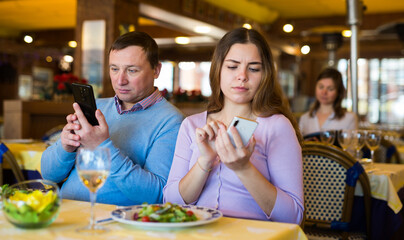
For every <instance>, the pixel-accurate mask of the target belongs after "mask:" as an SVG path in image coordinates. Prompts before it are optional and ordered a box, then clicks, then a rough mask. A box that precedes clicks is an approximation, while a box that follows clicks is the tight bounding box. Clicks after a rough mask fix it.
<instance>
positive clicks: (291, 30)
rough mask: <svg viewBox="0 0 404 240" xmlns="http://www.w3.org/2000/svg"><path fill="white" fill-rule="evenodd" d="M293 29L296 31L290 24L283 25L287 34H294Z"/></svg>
mask: <svg viewBox="0 0 404 240" xmlns="http://www.w3.org/2000/svg"><path fill="white" fill-rule="evenodd" d="M293 29H294V27H293V25H292V24H290V23H287V24H285V25H283V31H284V32H286V33H291V32H293Z"/></svg>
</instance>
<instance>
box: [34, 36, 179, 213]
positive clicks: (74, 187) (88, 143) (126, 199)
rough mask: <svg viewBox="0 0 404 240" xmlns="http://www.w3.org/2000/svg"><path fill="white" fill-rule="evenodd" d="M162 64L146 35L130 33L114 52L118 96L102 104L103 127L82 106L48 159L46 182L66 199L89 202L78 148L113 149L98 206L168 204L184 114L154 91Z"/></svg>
mask: <svg viewBox="0 0 404 240" xmlns="http://www.w3.org/2000/svg"><path fill="white" fill-rule="evenodd" d="M160 70H161V63H160V62H159V60H158V47H157V44H156V42H155V41H154V40H153V39H152V38H151V37H150V36H149V35H147V34H146V33H142V32H130V33H127V34H124V35H122V36H120V37H119V38H117V39H116V41H115V42H114V43H113V44H112V46H111V49H110V51H109V73H110V78H111V83H112V86H113V89H114V91H115V94H116V95H115V97H113V98H104V99H97V108H98V110H97V111H96V117H97V120H98V122H99V125H98V126H92V125H91V124H89V123H88V121H87V119H86V118H85V116H84V114H83V112H82V111H81V109H80V107H79V105H78V104H77V103H74V104H73V108H74V111H75V114H70V115H68V116H67V118H66V119H67V124H66V125H65V126H64V128H63V131H62V133H61V139H60V140H59V141H58V142H56V143H55V144H54V145H52V146H50V147H49V148H48V149H47V150H46V151H45V152H44V153H43V155H42V161H41V172H42V176H43V178H44V179H48V180H52V181H54V182H58V183H59V182H62V181H63V180H65V179H66V178H67V179H66V181H65V182H64V183H63V186H62V189H61V192H62V197H63V198H67V199H76V200H84V201H88V200H89V191H88V189H87V188H86V187H84V185H83V184H82V183H81V182H80V180H79V177H78V175H77V171H76V169H75V167H74V164H75V156H76V150H77V148H78V147H80V146H81V147H92V148H93V147H96V146H102V147H107V148H109V149H110V153H111V172H110V175H109V177H108V178H107V181H106V182H105V184H104V186H103V187H102V188H100V189H99V190H98V191H97V202H101V203H108V204H115V205H135V204H141V203H143V202H148V203H160V202H162V199H163V196H162V189H163V187H164V185H165V184H166V181H167V177H168V173H169V170H170V166H171V162H172V159H173V154H174V148H175V142H176V139H177V133H178V130H179V127H180V124H181V122H182V120H183V115H182V114H181V113H180V112H179V111H178V109H176V108H175V107H174V106H173V105H171V104H170V103H169V102H167V101H166V100H165V99H164V98H163V97H162V96H161V94H160V92H159V90H158V89H157V88H155V87H154V79H156V78H158V76H159V74H160Z"/></svg>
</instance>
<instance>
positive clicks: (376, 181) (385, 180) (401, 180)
mask: <svg viewBox="0 0 404 240" xmlns="http://www.w3.org/2000/svg"><path fill="white" fill-rule="evenodd" d="M373 165H374V168H373V169H371V170H372V171H371V172H368V173H367V174H368V177H369V182H370V188H371V193H372V197H373V198H376V199H380V200H384V201H387V205H388V206H389V207H390V208H391V209H392V210H393V211H394V212H395V213H398V212H399V211H400V210H401V208H402V207H403V204H402V203H401V201H400V198H399V196H398V194H397V192H398V191H399V190H400V189H401V188H402V187H404V164H391V163H374V164H373ZM355 195H356V196H363V191H362V187H361V186H360V184H357V185H356V188H355Z"/></svg>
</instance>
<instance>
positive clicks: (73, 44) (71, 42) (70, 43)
mask: <svg viewBox="0 0 404 240" xmlns="http://www.w3.org/2000/svg"><path fill="white" fill-rule="evenodd" d="M68 44H69V47H71V48H76V47H77V42H76V41H69V43H68Z"/></svg>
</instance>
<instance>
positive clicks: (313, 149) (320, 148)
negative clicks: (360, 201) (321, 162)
mask: <svg viewBox="0 0 404 240" xmlns="http://www.w3.org/2000/svg"><path fill="white" fill-rule="evenodd" d="M302 154H303V157H304V156H306V155H317V156H322V157H325V158H328V159H331V160H334V161H336V162H337V163H339V164H340V165H342V166H343V167H344V168H346V169H349V168H351V167H352V166H353V165H354V164H355V163H356V162H357V161H356V160H355V159H354V158H353V157H352V156H351V155H350V154H348V153H347V152H344V151H343V150H342V149H340V148H338V147H335V146H331V145H326V144H324V143H321V142H310V141H309V142H305V143H304V146H303V148H302ZM303 161H304V159H303ZM358 181H359V183H360V184H361V186H362V189H363V193H364V206H365V214H366V235H367V236H368V239H370V236H371V234H370V233H371V231H370V229H371V193H370V183H369V178H368V176H367V174H366V172H365V171H363V172H362V173H361V174H360V175H359V178H358ZM354 193H355V187H352V186H349V185H347V184H345V196H344V203H343V212H342V219H341V221H343V222H350V220H351V214H352V207H353V202H354ZM305 226H306V227H310V226H317V227H319V228H326V229H330V228H331V222H329V221H321V220H313V219H307V218H306V219H305Z"/></svg>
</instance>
